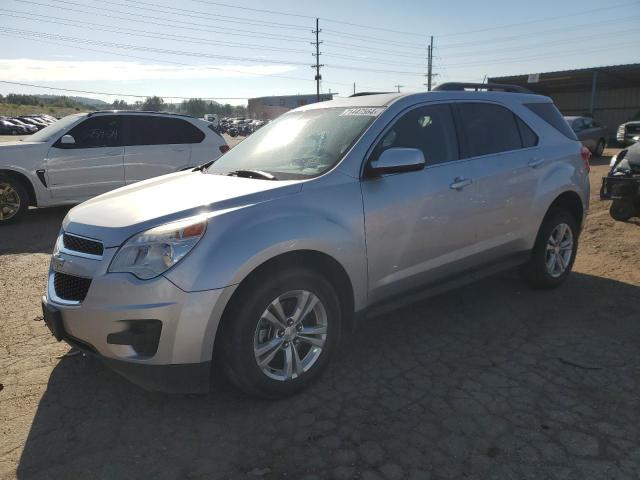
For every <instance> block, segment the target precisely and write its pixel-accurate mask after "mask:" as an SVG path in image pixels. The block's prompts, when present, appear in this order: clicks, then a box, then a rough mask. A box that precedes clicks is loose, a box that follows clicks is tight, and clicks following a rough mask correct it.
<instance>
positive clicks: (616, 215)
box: [609, 200, 636, 222]
mask: <svg viewBox="0 0 640 480" xmlns="http://www.w3.org/2000/svg"><path fill="white" fill-rule="evenodd" d="M635 212H636V209H635V206H634V205H633V202H630V201H628V200H614V201H613V203H611V207H610V208H609V214H610V215H611V218H613V219H614V220H617V221H618V222H626V221H627V220H629V219H630V218H631V217H633V215H634V214H635Z"/></svg>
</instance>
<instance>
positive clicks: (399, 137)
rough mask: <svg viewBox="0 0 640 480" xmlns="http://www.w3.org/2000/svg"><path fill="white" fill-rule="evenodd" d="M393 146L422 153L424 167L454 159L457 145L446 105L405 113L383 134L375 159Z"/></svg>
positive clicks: (456, 155)
mask: <svg viewBox="0 0 640 480" xmlns="http://www.w3.org/2000/svg"><path fill="white" fill-rule="evenodd" d="M393 147H401V148H418V149H420V150H422V153H424V158H425V161H426V162H427V165H434V164H437V163H443V162H448V161H451V160H457V159H458V142H457V139H456V133H455V127H454V124H453V117H452V115H451V109H450V108H449V106H448V105H430V106H427V107H420V108H416V109H413V110H411V111H410V112H409V113H406V114H405V115H404V116H403V117H402V118H400V119H399V120H398V121H397V122H396V123H395V125H393V127H392V128H391V129H390V130H389V131H388V132H387V133H386V134H385V135H384V137H383V138H382V140H381V141H380V143H379V144H378V146H377V147H376V151H375V153H374V158H376V157H378V156H379V155H380V154H381V153H382V152H383V151H384V150H387V149H389V148H393Z"/></svg>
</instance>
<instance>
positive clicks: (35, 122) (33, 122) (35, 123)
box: [16, 116, 47, 130]
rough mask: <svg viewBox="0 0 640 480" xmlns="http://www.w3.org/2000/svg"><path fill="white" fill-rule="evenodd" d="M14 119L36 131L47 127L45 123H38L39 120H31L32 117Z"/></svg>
mask: <svg viewBox="0 0 640 480" xmlns="http://www.w3.org/2000/svg"><path fill="white" fill-rule="evenodd" d="M16 118H17V119H19V120H20V121H22V122H24V123H26V124H29V125H33V126H34V127H36V128H37V129H38V130H42V129H43V128H45V127H47V124H46V123H44V122H42V121H39V120H37V119H35V118H32V117H24V116H21V117H16Z"/></svg>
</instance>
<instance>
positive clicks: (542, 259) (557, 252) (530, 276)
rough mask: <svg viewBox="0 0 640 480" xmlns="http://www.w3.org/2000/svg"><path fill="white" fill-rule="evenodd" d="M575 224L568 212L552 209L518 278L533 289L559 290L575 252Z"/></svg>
mask: <svg viewBox="0 0 640 480" xmlns="http://www.w3.org/2000/svg"><path fill="white" fill-rule="evenodd" d="M578 235H579V230H578V223H577V221H576V219H575V218H574V217H573V215H571V214H570V213H569V212H568V211H566V210H564V209H553V210H550V211H549V213H547V216H546V217H545V219H544V221H543V222H542V225H541V226H540V230H539V231H538V237H537V238H536V243H535V245H534V247H533V250H532V252H531V258H530V259H529V261H528V262H527V263H526V264H525V265H524V266H523V267H522V270H521V272H522V276H523V277H524V279H525V280H526V281H527V282H528V283H529V284H530V285H531V286H532V287H534V288H540V289H550V288H555V287H557V286H559V285H560V284H561V283H562V282H564V280H565V279H566V278H567V276H568V275H569V273H570V272H571V268H572V267H573V262H574V261H575V258H576V252H577V250H578Z"/></svg>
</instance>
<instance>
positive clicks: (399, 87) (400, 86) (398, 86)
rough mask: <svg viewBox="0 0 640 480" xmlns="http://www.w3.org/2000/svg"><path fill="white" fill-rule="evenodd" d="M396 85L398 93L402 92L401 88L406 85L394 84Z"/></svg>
mask: <svg viewBox="0 0 640 480" xmlns="http://www.w3.org/2000/svg"><path fill="white" fill-rule="evenodd" d="M394 87H396V88H397V89H398V93H400V89H401V88H402V87H404V85H394Z"/></svg>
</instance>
